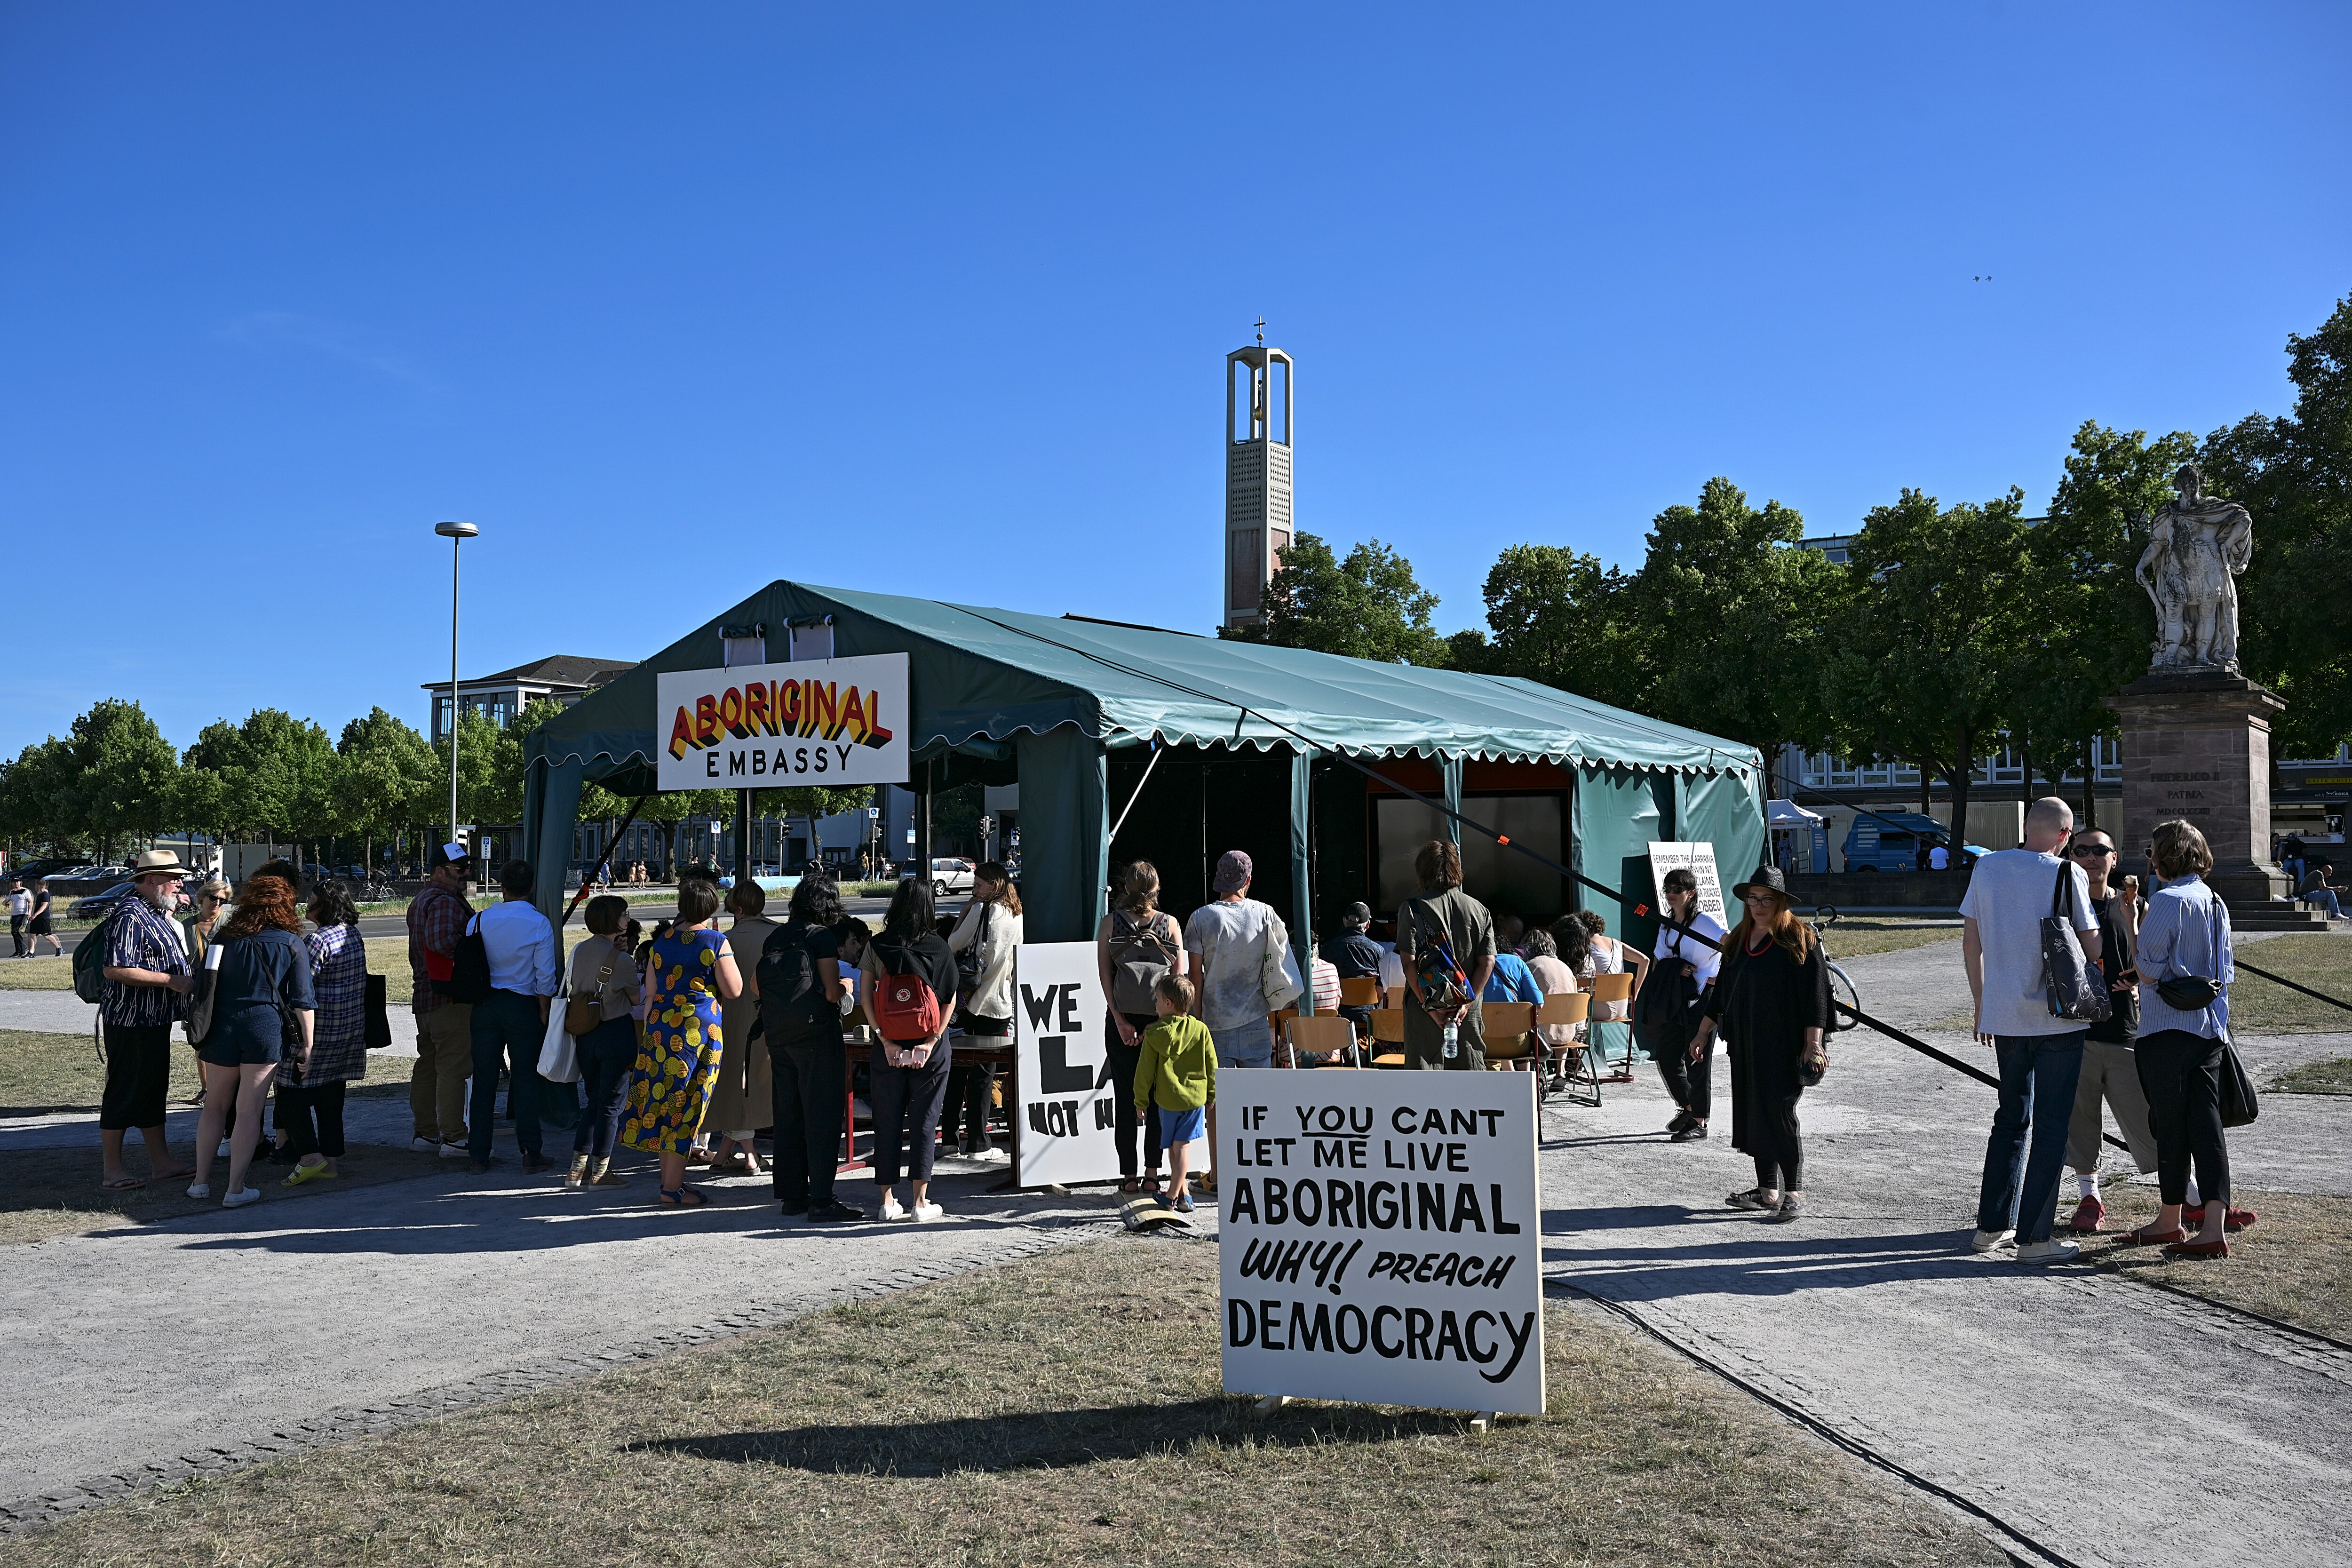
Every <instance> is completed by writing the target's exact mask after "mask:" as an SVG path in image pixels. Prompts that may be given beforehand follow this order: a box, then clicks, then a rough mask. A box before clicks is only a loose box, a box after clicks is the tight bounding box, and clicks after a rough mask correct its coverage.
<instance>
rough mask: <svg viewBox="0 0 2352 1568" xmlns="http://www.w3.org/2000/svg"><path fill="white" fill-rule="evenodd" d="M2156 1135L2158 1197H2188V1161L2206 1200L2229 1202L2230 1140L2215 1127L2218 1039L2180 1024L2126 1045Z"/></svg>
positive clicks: (2172, 1200) (2150, 1127)
mask: <svg viewBox="0 0 2352 1568" xmlns="http://www.w3.org/2000/svg"><path fill="white" fill-rule="evenodd" d="M2132 1055H2133V1056H2134V1057H2136V1058H2138V1063H2139V1086H2140V1088H2141V1089H2144V1090H2145V1091H2146V1092H2147V1127H2148V1131H2150V1132H2152V1133H2154V1134H2155V1135H2156V1180H2157V1185H2158V1192H2159V1194H2161V1195H2162V1198H2163V1201H2164V1202H2166V1203H2168V1204H2177V1203H2182V1202H2185V1201H2187V1199H2188V1196H2189V1162H2190V1161H2192V1160H2193V1161H2195V1162H2196V1165H2197V1191H2198V1193H2199V1194H2200V1196H2202V1197H2203V1198H2204V1199H2205V1201H2206V1202H2207V1203H2218V1204H2220V1205H2222V1206H2223V1207H2224V1208H2226V1207H2228V1206H2229V1202H2230V1145H2229V1142H2228V1141H2227V1139H2225V1138H2224V1137H2223V1135H2222V1131H2221V1041H2219V1040H2209V1039H2207V1038H2205V1037H2203V1036H2202V1035H2192V1034H2190V1033H2189V1031H2188V1030H2186V1029H2158V1031H2157V1032H2156V1033H2154V1034H2152V1035H2142V1036H2141V1037H2139V1040H2138V1043H2137V1044H2136V1045H2135V1046H2134V1047H2132Z"/></svg>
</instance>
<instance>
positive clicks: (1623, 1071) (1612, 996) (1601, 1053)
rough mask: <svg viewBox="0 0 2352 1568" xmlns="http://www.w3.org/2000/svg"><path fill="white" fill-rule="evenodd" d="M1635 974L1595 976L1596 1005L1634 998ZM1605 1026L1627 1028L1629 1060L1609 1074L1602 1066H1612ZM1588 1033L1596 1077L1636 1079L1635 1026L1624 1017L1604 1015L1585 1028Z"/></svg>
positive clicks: (1612, 1080) (1614, 1080)
mask: <svg viewBox="0 0 2352 1568" xmlns="http://www.w3.org/2000/svg"><path fill="white" fill-rule="evenodd" d="M1632 997H1633V976H1632V975H1631V974H1596V975H1594V976H1593V977H1592V1005H1594V1006H1595V1007H1598V1006H1600V1005H1601V1004H1602V1003H1604V1002H1624V1001H1628V1000H1630V999H1631V998H1632ZM1603 1025H1606V1026H1608V1027H1610V1028H1612V1029H1622V1030H1624V1031H1625V1059H1624V1060H1623V1061H1622V1062H1620V1063H1619V1064H1618V1066H1617V1069H1616V1070H1615V1071H1614V1072H1612V1073H1609V1074H1607V1075H1606V1076H1605V1077H1604V1076H1602V1075H1601V1068H1604V1067H1606V1066H1608V1063H1609V1048H1608V1047H1607V1046H1605V1045H1603V1044H1602V1043H1601V1035H1600V1030H1601V1026H1603ZM1584 1033H1585V1038H1586V1040H1587V1041H1588V1042H1589V1043H1590V1044H1591V1047H1592V1050H1593V1061H1592V1071H1593V1074H1594V1076H1595V1077H1596V1078H1599V1079H1600V1080H1601V1082H1603V1083H1631V1082H1633V1025H1631V1024H1629V1023H1627V1022H1626V1021H1625V1020H1624V1019H1622V1018H1601V1019H1597V1020H1595V1021H1594V1023H1593V1024H1592V1026H1591V1027H1590V1028H1588V1029H1587V1030H1585V1032H1584Z"/></svg>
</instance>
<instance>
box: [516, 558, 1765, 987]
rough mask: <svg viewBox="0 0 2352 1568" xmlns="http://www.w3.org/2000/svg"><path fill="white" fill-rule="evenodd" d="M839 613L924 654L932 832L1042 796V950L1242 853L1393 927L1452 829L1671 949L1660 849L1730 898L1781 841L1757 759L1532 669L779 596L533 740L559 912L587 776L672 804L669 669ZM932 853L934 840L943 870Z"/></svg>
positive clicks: (1291, 908) (1633, 933) (546, 852)
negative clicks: (1124, 880) (1481, 827)
mask: <svg viewBox="0 0 2352 1568" xmlns="http://www.w3.org/2000/svg"><path fill="white" fill-rule="evenodd" d="M828 620H829V623H830V630H831V647H832V649H833V652H834V654H835V656H837V657H843V658H847V657H851V656H857V655H866V654H891V653H903V654H905V655H907V656H908V686H909V705H910V708H911V711H912V715H913V718H912V724H911V731H912V732H911V734H910V735H909V737H908V756H909V759H910V774H911V776H910V778H909V780H908V786H909V787H910V788H912V789H913V790H914V791H915V792H916V793H917V810H916V814H915V815H916V821H917V824H918V825H919V831H921V830H922V827H923V825H926V824H927V823H928V821H929V811H928V805H929V800H930V798H931V797H933V796H935V795H937V794H938V792H940V791H944V790H949V789H953V788H958V787H961V786H964V785H968V784H1013V783H1018V784H1020V786H1021V795H1020V825H1021V838H1022V863H1021V868H1020V888H1021V896H1022V900H1023V902H1024V905H1025V906H1026V921H1025V924H1026V928H1027V933H1028V940H1030V941H1032V942H1074V941H1085V940H1088V939H1091V938H1092V936H1093V935H1094V932H1095V929H1096V925H1097V921H1099V920H1100V919H1101V916H1102V913H1103V910H1104V908H1105V905H1106V888H1107V884H1108V879H1109V877H1110V874H1111V872H1112V869H1113V868H1115V867H1118V866H1123V865H1125V864H1126V863H1128V862H1129V861H1132V860H1135V859H1138V858H1143V859H1149V860H1150V861H1152V862H1153V863H1154V865H1156V866H1157V867H1158V868H1159V871H1160V879H1161V888H1162V897H1161V907H1162V908H1164V909H1167V910H1170V911H1171V913H1173V914H1175V915H1176V916H1177V917H1178V918H1179V919H1181V918H1182V917H1183V916H1185V915H1186V914H1188V913H1189V912H1190V911H1191V910H1192V909H1193V908H1194V907H1196V906H1197V905H1199V904H1200V903H1202V901H1204V900H1206V899H1208V898H1209V897H1210V896H1211V894H1210V892H1209V880H1210V877H1211V874H1212V872H1213V868H1214V866H1215V862H1216V858H1217V857H1218V856H1219V855H1220V854H1222V853H1223V851H1225V850H1227V849H1243V850H1246V851H1248V853H1249V855H1250V857H1251V858H1252V859H1253V861H1254V862H1255V867H1256V879H1255V885H1254V886H1253V888H1252V889H1251V894H1252V896H1253V897H1255V898H1258V899H1262V900H1265V902H1267V903H1269V904H1271V905H1273V906H1274V907H1275V908H1276V910H1279V911H1280V912H1281V914H1282V915H1283V917H1284V919H1285V920H1286V921H1287V922H1288V924H1289V926H1290V929H1291V932H1292V935H1293V938H1294V941H1296V942H1299V943H1300V944H1302V945H1303V943H1304V942H1305V940H1306V937H1307V933H1308V932H1310V931H1312V932H1316V933H1318V934H1324V935H1327V936H1328V933H1330V932H1331V931H1334V930H1335V929H1336V927H1337V925H1338V921H1339V916H1340V913H1341V912H1342V911H1343V910H1345V909H1346V907H1347V906H1348V905H1349V903H1351V902H1354V901H1355V900H1363V901H1364V902H1366V903H1368V904H1370V906H1371V907H1372V909H1373V910H1374V911H1375V914H1376V917H1377V918H1378V919H1379V920H1380V921H1381V922H1382V928H1381V929H1384V928H1385V922H1386V921H1388V920H1389V918H1390V917H1391V916H1392V915H1393V914H1394V912H1395V908H1396V905H1397V903H1398V901H1399V900H1401V899H1402V898H1403V897H1405V896H1406V895H1408V894H1410V893H1411V892H1412V889H1413V878H1412V858H1413V855H1414V852H1415V851H1416V850H1417V849H1418V848H1419V847H1421V846H1422V845H1423V843H1425V842H1426V841H1427V840H1429V839H1430V838H1432V837H1448V838H1457V840H1458V841H1459V842H1460V843H1461V845H1462V849H1463V861H1464V870H1465V885H1466V887H1467V889H1468V890H1469V891H1470V892H1471V893H1473V894H1474V895H1475V896H1476V897H1478V898H1480V899H1482V900H1485V901H1486V903H1488V904H1489V905H1490V906H1492V907H1493V908H1495V909H1496V910H1498V911H1507V912H1509V913H1513V914H1516V915H1518V916H1519V917H1520V918H1522V919H1523V920H1525V921H1528V923H1530V924H1534V923H1536V922H1538V921H1549V920H1551V919H1553V918H1554V917H1556V916H1558V915H1559V914H1561V913H1563V912H1565V911H1567V910H1574V909H1578V908H1585V907H1591V908H1596V909H1598V910H1601V913H1602V914H1604V915H1605V916H1606V917H1607V918H1608V921H1609V929H1610V931H1612V933H1615V934H1618V935H1622V936H1624V937H1626V938H1628V939H1629V940H1632V941H1633V942H1637V943H1639V944H1641V945H1643V947H1647V946H1648V945H1649V943H1650V941H1651V936H1652V932H1653V931H1654V925H1653V924H1652V922H1651V921H1648V920H1646V919H1644V918H1643V916H1642V915H1640V914H1637V913H1636V912H1635V909H1636V907H1637V906H1650V907H1654V905H1655V901H1656V900H1655V893H1654V889H1653V887H1652V885H1651V877H1650V869H1649V861H1648V859H1647V846H1648V845H1649V843H1650V842H1651V841H1652V840H1655V839H1665V840H1674V839H1682V840H1696V841H1704V842H1708V843H1711V844H1712V845H1713V846H1714V847H1715V856H1716V864H1717V867H1718V868H1720V869H1721V871H1722V872H1723V880H1724V881H1725V883H1726V884H1728V883H1730V882H1732V881H1734V880H1737V879H1740V878H1742V877H1744V876H1745V875H1746V873H1747V871H1748V869H1749V868H1753V867H1754V866H1756V865H1757V864H1759V862H1760V861H1761V859H1762V858H1763V857H1764V854H1765V851H1766V844H1767V840H1766V836H1765V825H1764V793H1763V788H1762V780H1763V776H1764V774H1763V769H1762V765H1761V762H1760V759H1759V756H1758V754H1757V752H1756V751H1755V749H1754V748H1753V747H1749V746H1745V745H1741V744H1738V742H1730V741H1726V740H1721V739H1718V738H1717V737H1714V736H1710V735H1706V734H1701V733H1699V732H1698V731H1693V730H1686V729H1683V728H1680V727H1678V726H1675V725H1672V724H1665V723H1662V722H1659V721H1655V720H1652V719H1645V718H1643V717H1642V716H1641V715H1640V714H1637V713H1631V712H1627V711H1625V710H1622V709H1617V708H1610V707H1606V706H1603V705H1602V704H1600V703H1597V702H1590V701H1587V700H1584V699H1582V698H1580V697H1576V696H1574V695H1572V694H1570V693H1568V692H1565V691H1559V690H1557V689H1553V688H1550V687H1546V686H1540V685H1538V684H1537V683H1535V682H1533V681H1529V680H1521V679H1509V678H1505V677H1499V676H1486V675H1469V674H1464V673H1461V672H1458V671H1453V670H1438V669H1422V668H1414V667H1412V666H1408V665H1401V664H1381V663H1375V662H1373V661H1370V660H1368V659H1358V658H1341V657H1339V656H1336V655H1332V654H1324V653H1315V652H1311V651H1307V650H1305V649H1300V648H1285V647H1266V646H1264V645H1261V644H1257V643H1250V642H1240V641H1228V640H1224V639H1221V638H1217V637H1197V636H1193V635H1191V634H1189V633H1184V632H1173V631H1163V630H1158V629H1154V628H1151V627H1146V626H1127V625H1121V624H1117V623H1112V622H1108V621H1100V620H1092V619H1087V618H1085V617H1080V616H1063V617H1058V618H1057V617H1054V616H1036V615H1026V614H1022V613H1020V612H1017V611H1012V610H995V609H985V608H979V607H975V606H970V605H950V604H945V603H941V602H938V601H934V600H929V599H912V598H902V597H898V596H894V595H884V594H869V593H864V592H859V591H855V590H850V589H841V588H819V587H811V586H808V585H805V584H799V583H785V582H778V583H772V584H769V585H768V586H767V587H765V588H762V589H761V590H760V591H759V592H758V593H756V594H754V595H751V597H749V598H747V599H745V600H743V601H742V602H741V603H740V604H738V605H734V606H732V607H731V608H730V609H728V610H727V611H726V612H725V613H724V614H721V615H719V616H715V617H713V618H712V619H711V620H710V621H709V622H708V623H707V624H706V625H704V626H701V627H699V628H698V629H697V630H695V631H694V632H691V633H689V634H688V635H687V636H686V637H681V638H679V639H678V640H677V642H675V643H672V644H671V645H670V646H669V647H666V648H664V649H662V650H661V651H660V652H659V653H657V654H656V655H654V656H653V657H652V658H649V659H647V660H646V661H645V662H644V663H642V664H640V665H638V666H637V667H636V668H634V669H632V670H630V671H629V672H628V673H627V674H625V675H624V676H622V677H620V678H619V679H615V680H614V681H613V682H611V683H610V684H609V685H606V686H604V688H602V689H599V690H597V691H595V692H593V693H592V694H591V695H590V696H588V697H587V698H586V699H584V700H582V701H581V702H580V703H579V704H577V705H576V706H574V707H572V709H570V710H567V711H566V712H564V713H563V714H562V716H560V717H558V718H555V719H551V720H550V721H547V722H546V723H544V724H542V725H541V726H540V727H539V728H538V729H536V730H534V731H531V733H530V736H529V738H528V741H527V752H526V754H527V758H528V773H527V775H526V777H527V784H526V795H525V805H524V834H525V851H524V852H525V855H526V857H527V858H529V859H530V861H531V863H532V864H533V865H534V866H536V867H537V868H538V871H539V885H538V903H539V905H540V907H541V909H543V910H546V911H547V912H548V914H549V915H550V916H551V917H557V916H560V915H561V914H562V911H563V909H564V907H565V902H566V894H565V889H564V885H563V883H564V874H565V870H566V868H567V864H568V862H569V861H570V859H571V847H572V833H573V828H574V826H575V816H576V813H577V809H578V805H579V802H580V798H581V794H582V790H583V786H584V785H586V784H589V783H590V782H592V781H593V782H594V783H596V784H601V785H603V786H604V788H605V789H607V790H609V791H611V792H613V793H614V794H616V795H623V796H636V795H644V794H647V793H649V792H651V791H652V790H653V789H654V787H655V773H656V769H655V762H654V760H655V758H656V755H657V754H658V749H659V748H660V747H661V745H662V744H663V736H662V734H661V733H657V725H658V723H659V720H658V716H657V714H656V677H657V676H658V675H660V674H661V673H662V672H665V671H677V670H699V669H715V668H719V667H720V666H722V665H725V664H728V663H730V660H729V659H728V658H726V657H725V645H726V643H727V641H728V639H729V638H730V637H731V638H733V639H735V644H736V651H737V657H736V658H735V659H734V660H732V661H731V662H733V663H737V664H741V663H746V662H759V660H760V658H761V657H763V656H762V654H761V653H760V652H759V651H757V650H756V648H755V649H753V650H751V651H750V652H749V654H748V657H747V651H746V649H745V648H744V647H743V642H744V639H746V638H764V639H765V653H764V657H765V658H773V659H775V660H777V661H779V662H782V661H783V660H785V659H787V658H790V657H791V654H790V651H789V647H790V644H791V641H792V640H793V639H792V634H791V632H790V630H789V628H792V627H793V626H800V627H802V628H808V629H814V628H823V627H824V626H826V624H827V622H828ZM810 642H815V643H817V644H818V646H823V645H822V642H821V640H820V639H818V638H816V637H808V636H807V635H806V634H805V632H804V634H803V644H804V646H805V645H806V644H807V643H810ZM1342 758H1349V759H1353V760H1354V762H1355V763H1360V764H1363V765H1364V766H1366V767H1369V768H1370V770H1371V772H1372V773H1376V774H1378V775H1380V776H1379V777H1377V778H1375V777H1368V776H1367V775H1366V774H1365V773H1364V772H1362V771H1360V769H1359V768H1357V767H1355V766H1351V765H1349V763H1348V762H1346V761H1343V760H1341V759H1342ZM810 782H815V781H810ZM1400 785H1401V786H1403V788H1404V789H1409V790H1412V791H1418V792H1420V793H1421V794H1423V795H1428V796H1430V797H1432V798H1434V799H1442V800H1444V802H1446V803H1447V805H1449V806H1451V807H1452V808H1453V809H1454V810H1456V811H1459V812H1461V813H1462V814H1463V815H1465V816H1469V817H1471V818H1472V819H1474V820H1475V821H1478V822H1481V823H1485V824H1487V825H1490V826H1494V827H1496V828H1497V829H1499V830H1500V831H1502V832H1504V833H1507V834H1508V835H1509V836H1510V837H1511V838H1512V839H1513V840H1514V841H1516V842H1517V843H1520V844H1524V845H1526V846H1528V847H1530V848H1533V849H1536V850H1538V851H1539V852H1541V853H1542V854H1544V855H1546V856H1548V857H1549V858H1552V859H1554V860H1558V861H1560V862H1562V863H1565V864H1568V865H1570V866H1573V867H1574V868H1576V869H1577V870H1579V871H1580V872H1581V873H1583V874H1584V875H1586V876H1588V877H1591V878H1592V879H1595V880H1597V881H1600V882H1602V883H1605V884H1607V885H1608V886H1610V887H1612V888H1614V889H1621V890H1622V892H1623V894H1624V895H1625V901H1624V904H1623V905H1622V906H1618V905H1615V904H1613V903H1612V901H1610V900H1603V899H1602V898H1601V895H1599V894H1598V893H1596V892H1594V891H1592V890H1591V889H1589V888H1587V889H1580V888H1579V887H1577V886H1576V885H1575V884H1574V883H1572V882H1570V881H1569V879H1565V878H1562V877H1560V876H1559V875H1558V874H1557V873H1554V872H1552V871H1549V870H1548V869H1546V868H1544V867H1542V866H1540V865H1538V863H1536V862H1535V861H1533V860H1531V859H1528V858H1526V857H1524V856H1520V855H1517V854H1514V853H1513V852H1512V851H1511V850H1509V849H1507V848H1504V847H1499V846H1497V845H1496V843H1495V842H1494V841H1493V840H1492V839H1490V838H1488V837H1486V836H1485V835H1483V834H1479V833H1476V832H1466V833H1462V834H1460V835H1458V836H1457V834H1456V833H1455V832H1454V826H1455V825H1454V823H1452V822H1451V820H1450V819H1448V818H1447V817H1445V816H1444V815H1443V814H1442V813H1439V812H1437V811H1434V810H1433V809H1432V808H1430V807H1429V806H1426V805H1423V804H1421V803H1420V802H1418V801H1415V800H1413V799H1412V798H1411V797H1410V796H1409V795H1405V794H1403V793H1402V792H1401V791H1400V789H1399V788H1398V787H1397V786H1400ZM1115 823H1116V824H1118V837H1117V839H1116V841H1114V840H1113V838H1112V827H1113V825H1114V824H1115ZM930 848H931V847H930V845H929V842H928V840H927V839H919V841H918V843H917V846H916V857H917V863H918V864H924V863H927V858H928V856H929V853H930Z"/></svg>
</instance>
